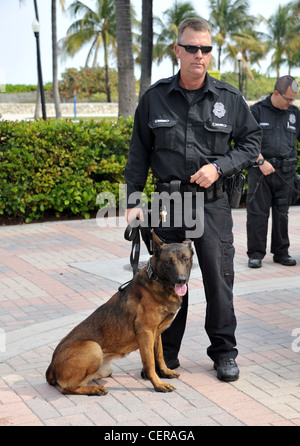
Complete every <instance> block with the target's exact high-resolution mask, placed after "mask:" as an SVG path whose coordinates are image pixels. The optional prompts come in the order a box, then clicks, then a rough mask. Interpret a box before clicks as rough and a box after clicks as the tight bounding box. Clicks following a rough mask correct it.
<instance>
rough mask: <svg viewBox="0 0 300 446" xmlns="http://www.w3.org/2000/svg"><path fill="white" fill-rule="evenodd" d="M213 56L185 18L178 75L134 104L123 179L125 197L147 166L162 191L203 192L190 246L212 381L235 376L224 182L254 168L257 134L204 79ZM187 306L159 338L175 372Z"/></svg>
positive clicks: (179, 233) (219, 88)
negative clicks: (202, 298)
mask: <svg viewBox="0 0 300 446" xmlns="http://www.w3.org/2000/svg"><path fill="white" fill-rule="evenodd" d="M211 51H212V46H211V32H210V28H209V25H208V23H207V22H206V21H204V20H202V19H199V18H191V19H186V20H184V21H183V22H182V23H181V24H180V26H179V28H178V43H177V44H175V53H176V56H177V58H178V59H179V60H180V71H179V72H178V73H177V75H175V76H173V77H170V78H168V79H162V80H160V81H158V82H157V83H155V84H154V85H152V86H151V87H150V88H149V89H148V90H147V91H146V92H145V94H144V95H143V96H142V98H141V100H140V102H139V105H138V107H137V110H136V113H135V120H134V128H133V133H132V139H131V143H130V150H129V158H128V161H127V165H126V169H125V180H126V184H127V193H128V196H130V194H132V193H134V192H137V191H140V192H141V191H142V190H143V188H144V186H145V183H146V179H147V175H148V170H149V167H151V169H152V172H153V174H154V176H155V177H156V179H157V180H158V190H159V192H161V191H164V190H165V191H171V190H174V189H176V187H175V186H177V189H178V190H179V191H180V192H181V193H182V195H183V197H184V195H185V194H184V192H185V191H191V190H194V191H200V192H202V195H203V193H204V201H205V203H204V233H203V235H202V236H199V237H196V238H194V239H193V241H194V246H195V250H196V253H197V257H198V261H199V265H200V268H201V271H202V277H203V283H204V288H205V293H206V300H207V310H206V320H205V329H206V332H207V334H208V336H209V339H210V343H211V345H210V346H209V347H208V349H207V353H208V355H209V357H210V358H211V359H212V360H213V362H214V368H215V369H216V370H217V377H218V378H219V379H220V380H223V381H234V380H236V379H238V377H239V369H238V366H237V364H236V362H235V358H236V356H237V354H238V352H237V349H236V339H235V329H236V318H235V313H234V307H233V294H232V289H233V276H234V271H233V256H234V246H233V234H232V215H231V209H230V205H229V201H228V197H227V195H226V193H225V192H223V187H222V182H223V179H224V178H225V177H226V176H227V175H231V174H232V173H233V172H234V171H237V170H239V169H241V168H244V167H247V166H248V165H249V164H251V163H254V161H255V160H256V159H257V157H258V154H259V147H260V141H261V130H260V128H259V126H258V124H257V123H256V121H255V119H254V118H253V117H252V115H251V113H250V110H249V108H248V106H247V104H246V102H245V101H244V99H243V97H242V96H241V94H240V92H239V91H237V90H236V89H235V88H233V87H232V86H230V85H228V84H226V83H224V82H220V81H218V80H216V79H213V78H212V77H210V76H209V75H208V74H207V68H208V65H209V61H210V58H211ZM232 140H234V142H235V148H234V150H232V146H231V141H232ZM220 184H221V187H220ZM174 185H175V186H174ZM178 185H180V186H178ZM168 186H169V187H168ZM183 199H185V198H183ZM195 203H196V201H195V200H194V201H193V206H195ZM130 207H131V208H130ZM194 210H195V209H194ZM126 215H127V221H128V222H131V221H132V220H133V219H134V217H136V216H138V217H140V218H141V219H143V214H142V212H141V211H140V210H139V209H138V208H134V209H133V205H131V206H130V205H128V209H127V211H126ZM155 231H156V233H157V235H158V236H159V237H160V238H162V239H163V240H164V241H165V242H167V243H171V242H182V241H183V240H184V239H185V238H186V227H185V226H184V224H182V226H181V227H174V226H172V225H170V227H159V228H156V229H155ZM187 306H188V295H187V294H186V295H185V296H184V298H183V302H182V306H181V309H180V311H179V313H178V314H177V316H176V318H175V320H174V321H173V323H172V325H171V326H170V327H169V328H168V329H167V330H166V331H165V332H164V333H163V335H162V341H163V350H164V358H165V361H166V364H167V366H168V367H169V368H172V369H174V368H176V367H178V366H179V365H180V364H179V360H178V352H179V349H180V344H181V340H182V337H183V334H184V330H185V323H186V316H187Z"/></svg>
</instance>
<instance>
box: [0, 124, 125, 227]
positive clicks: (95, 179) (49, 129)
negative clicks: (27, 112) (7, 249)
mask: <svg viewBox="0 0 300 446" xmlns="http://www.w3.org/2000/svg"><path fill="white" fill-rule="evenodd" d="M132 124H133V121H132V119H129V120H124V119H121V118H120V119H119V120H118V121H116V122H112V121H106V120H102V121H100V122H96V121H88V122H83V121H80V122H79V123H75V122H72V121H65V120H59V121H55V120H48V121H42V120H39V121H34V122H25V121H16V122H12V121H0V162H1V169H0V216H1V215H2V219H3V218H4V217H8V218H18V219H20V220H23V221H25V222H31V221H33V220H40V219H42V218H45V217H47V216H51V215H52V216H70V215H81V216H84V217H86V218H89V216H90V213H92V212H95V211H96V210H97V209H98V208H99V206H97V205H96V198H97V195H98V194H99V193H100V192H102V191H109V192H114V193H117V192H118V186H119V183H124V167H125V163H126V159H127V154H128V147H129V140H130V135H131V131H132Z"/></svg>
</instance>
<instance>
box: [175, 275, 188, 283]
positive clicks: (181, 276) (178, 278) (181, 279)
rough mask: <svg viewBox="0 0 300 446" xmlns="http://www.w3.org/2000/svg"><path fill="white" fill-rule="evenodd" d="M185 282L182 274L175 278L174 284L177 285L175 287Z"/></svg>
mask: <svg viewBox="0 0 300 446" xmlns="http://www.w3.org/2000/svg"><path fill="white" fill-rule="evenodd" d="M186 281H187V278H186V276H185V275H184V274H182V275H180V276H178V277H177V280H176V283H177V285H183V284H185V283H186Z"/></svg>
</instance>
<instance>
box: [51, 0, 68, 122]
mask: <svg viewBox="0 0 300 446" xmlns="http://www.w3.org/2000/svg"><path fill="white" fill-rule="evenodd" d="M60 5H61V7H62V9H63V11H64V10H65V5H64V0H60ZM51 24H52V75H53V79H52V83H53V99H54V106H55V116H56V119H60V118H61V116H62V114H61V109H60V97H59V89H58V75H57V57H58V46H57V32H56V28H57V25H56V0H52V2H51Z"/></svg>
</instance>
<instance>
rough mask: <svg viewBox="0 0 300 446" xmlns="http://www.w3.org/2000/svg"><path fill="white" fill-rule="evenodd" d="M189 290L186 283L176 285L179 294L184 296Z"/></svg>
mask: <svg viewBox="0 0 300 446" xmlns="http://www.w3.org/2000/svg"><path fill="white" fill-rule="evenodd" d="M186 292H187V286H186V284H184V285H175V293H177V294H178V296H184V295H185V294H186Z"/></svg>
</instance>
